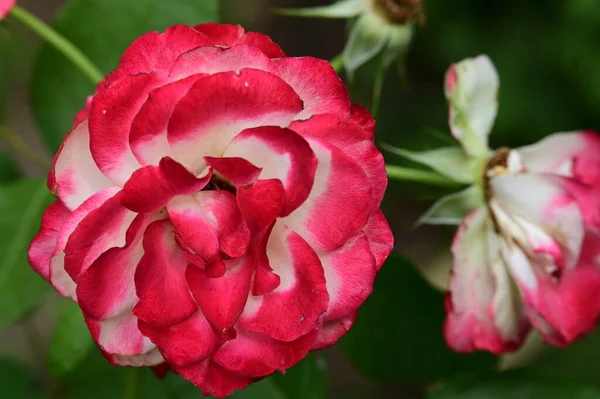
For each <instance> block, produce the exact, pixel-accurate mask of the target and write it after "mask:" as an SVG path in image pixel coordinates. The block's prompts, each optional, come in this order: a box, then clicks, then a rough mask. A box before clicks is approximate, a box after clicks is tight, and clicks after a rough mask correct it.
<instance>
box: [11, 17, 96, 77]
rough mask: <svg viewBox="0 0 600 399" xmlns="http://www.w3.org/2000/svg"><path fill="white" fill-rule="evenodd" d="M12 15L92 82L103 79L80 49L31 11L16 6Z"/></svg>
mask: <svg viewBox="0 0 600 399" xmlns="http://www.w3.org/2000/svg"><path fill="white" fill-rule="evenodd" d="M10 15H11V16H13V17H14V18H15V19H17V20H18V21H19V22H21V23H22V24H23V25H25V26H27V27H28V28H29V29H31V30H32V31H34V32H35V33H37V34H38V35H39V36H40V37H41V38H42V39H44V40H46V41H47V42H48V43H50V44H51V45H53V46H54V47H55V48H56V49H57V50H58V51H60V52H61V53H62V54H63V55H64V56H65V57H67V58H68V59H69V60H70V61H71V62H72V63H73V64H74V65H75V66H76V67H77V68H79V70H80V71H81V72H82V73H83V74H84V75H85V76H87V77H88V78H89V79H90V80H91V81H92V83H94V84H97V83H98V82H100V81H101V80H102V77H103V74H102V72H100V70H99V69H98V68H97V67H96V66H95V65H94V64H93V63H92V62H91V61H90V60H89V59H88V58H87V57H86V56H85V55H84V54H83V53H82V52H81V50H79V49H78V48H77V47H75V45H74V44H73V43H71V42H70V41H68V40H67V39H65V37H64V36H62V35H61V34H59V33H58V32H57V31H55V30H54V29H52V28H51V27H50V26H48V25H46V24H45V23H44V22H43V21H42V20H40V19H39V18H38V17H36V16H35V15H33V14H31V13H30V12H29V11H27V10H25V9H23V8H21V7H19V6H15V7H13V9H12V10H11V12H10Z"/></svg>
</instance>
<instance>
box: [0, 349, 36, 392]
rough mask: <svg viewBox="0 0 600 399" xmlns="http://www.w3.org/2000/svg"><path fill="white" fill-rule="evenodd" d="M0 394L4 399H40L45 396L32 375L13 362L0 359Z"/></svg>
mask: <svg viewBox="0 0 600 399" xmlns="http://www.w3.org/2000/svg"><path fill="white" fill-rule="evenodd" d="M0 392H2V394H1V396H2V397H3V398H6V399H42V398H44V397H45V396H44V395H43V394H42V393H41V391H40V389H39V384H38V382H37V381H36V380H35V378H34V376H33V375H32V373H30V372H29V371H28V370H27V369H26V368H24V367H23V366H21V365H20V364H17V363H15V362H14V361H13V360H10V359H6V358H0Z"/></svg>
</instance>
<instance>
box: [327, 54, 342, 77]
mask: <svg viewBox="0 0 600 399" xmlns="http://www.w3.org/2000/svg"><path fill="white" fill-rule="evenodd" d="M329 63H330V64H331V66H332V67H333V69H335V71H336V72H337V73H340V72H342V71H343V70H344V59H343V54H338V55H337V56H335V58H332V59H331V61H329Z"/></svg>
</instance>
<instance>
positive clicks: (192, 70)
mask: <svg viewBox="0 0 600 399" xmlns="http://www.w3.org/2000/svg"><path fill="white" fill-rule="evenodd" d="M244 68H252V69H257V70H260V71H265V72H269V73H272V74H275V75H277V72H278V69H277V67H276V66H275V65H274V64H273V62H272V61H271V59H270V58H269V57H267V56H266V55H265V54H264V53H263V52H262V51H260V50H259V49H258V48H256V47H252V46H248V45H237V46H234V47H231V48H219V47H212V46H211V47H208V46H205V47H198V48H195V49H193V50H190V51H188V52H187V53H183V54H182V55H181V56H179V58H178V59H177V61H175V64H174V65H173V68H172V69H171V72H170V73H169V76H170V77H171V79H182V78H184V77H186V76H190V75H193V74H198V73H200V74H209V75H213V74H215V73H219V72H229V71H234V72H239V71H240V70H242V69H244Z"/></svg>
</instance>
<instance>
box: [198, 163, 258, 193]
mask: <svg viewBox="0 0 600 399" xmlns="http://www.w3.org/2000/svg"><path fill="white" fill-rule="evenodd" d="M204 161H206V164H207V165H208V166H211V167H213V168H214V169H215V170H216V171H217V172H219V173H220V174H221V175H223V177H225V178H226V179H227V180H229V181H230V182H231V183H233V184H235V185H236V186H247V185H250V184H252V183H254V182H255V181H256V179H258V176H260V173H261V171H262V169H261V168H259V167H256V166H254V165H253V164H251V163H250V162H248V161H247V160H245V159H244V158H237V157H232V158H214V157H204Z"/></svg>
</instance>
